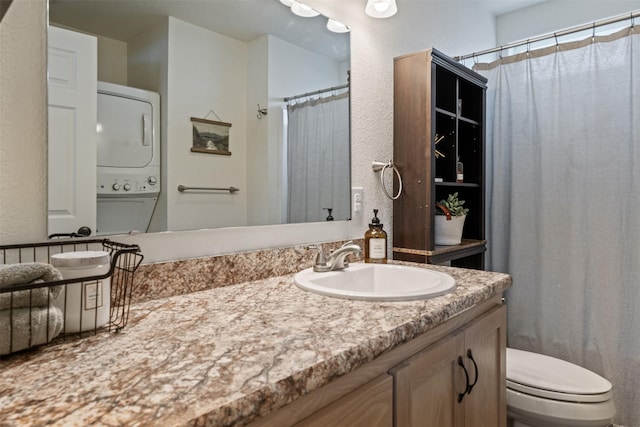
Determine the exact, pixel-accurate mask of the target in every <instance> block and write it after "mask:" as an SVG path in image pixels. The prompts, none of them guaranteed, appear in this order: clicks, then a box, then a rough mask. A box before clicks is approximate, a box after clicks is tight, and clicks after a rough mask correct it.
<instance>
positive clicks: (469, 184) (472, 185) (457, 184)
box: [435, 182, 480, 188]
mask: <svg viewBox="0 0 640 427" xmlns="http://www.w3.org/2000/svg"><path fill="white" fill-rule="evenodd" d="M435 184H436V186H438V187H460V188H464V187H466V188H478V187H480V185H479V184H475V183H472V182H436V183H435Z"/></svg>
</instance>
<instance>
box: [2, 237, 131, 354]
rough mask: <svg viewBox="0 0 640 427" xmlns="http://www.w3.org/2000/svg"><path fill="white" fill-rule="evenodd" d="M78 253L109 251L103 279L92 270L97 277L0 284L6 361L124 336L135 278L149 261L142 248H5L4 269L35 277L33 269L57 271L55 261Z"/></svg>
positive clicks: (96, 244) (86, 243)
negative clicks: (45, 347)
mask: <svg viewBox="0 0 640 427" xmlns="http://www.w3.org/2000/svg"><path fill="white" fill-rule="evenodd" d="M77 251H104V252H107V253H108V254H109V256H110V262H109V264H107V265H105V266H104V267H105V268H104V269H102V270H100V271H98V274H95V271H96V270H91V269H89V270H87V271H90V272H91V273H94V275H86V276H84V275H80V276H74V278H65V279H62V280H53V281H46V279H44V280H45V281H43V279H39V280H32V281H29V282H28V283H11V282H14V281H16V280H19V279H16V277H21V276H16V275H13V276H11V274H6V276H8V277H10V278H11V280H9V281H7V282H6V283H4V284H3V283H2V281H0V358H1V357H2V356H4V355H7V354H10V353H15V352H18V351H21V350H25V349H28V348H32V347H35V346H38V345H41V344H53V343H57V342H61V341H65V340H67V339H71V338H81V337H85V336H89V335H95V334H96V333H98V332H102V331H114V332H118V331H120V330H121V329H122V328H124V327H125V326H126V324H127V321H128V318H129V307H130V305H131V295H132V292H133V283H134V274H135V271H136V269H137V268H138V266H139V265H140V263H141V262H142V259H143V256H142V253H141V252H140V247H139V246H138V245H128V244H123V243H117V242H113V241H111V240H108V239H87V240H76V239H63V240H62V239H61V240H52V241H49V242H43V243H31V244H18V245H4V246H0V267H4V268H5V270H4V271H5V272H8V271H9V269H17V270H16V271H20V270H27V271H29V272H31V271H32V270H29V269H31V268H33V269H36V271H40V270H39V269H42V270H44V271H49V270H54V271H55V269H53V267H51V265H50V264H51V263H52V257H54V256H55V255H57V254H63V253H66V252H77ZM107 268H108V271H106V270H107ZM11 271H12V272H13V271H14V270H11ZM55 274H56V275H57V274H59V272H57V271H56V272H55ZM26 276H28V275H26ZM26 276H25V277H26ZM43 277H46V275H45V276H43ZM56 277H61V276H59V275H57V276H56ZM2 278H3V277H2V276H1V275H0V279H2ZM107 304H108V307H107ZM102 317H104V320H103V321H102V320H100V319H101V318H102ZM69 319H73V320H74V321H73V322H71V321H70V320H69ZM74 323H77V324H74Z"/></svg>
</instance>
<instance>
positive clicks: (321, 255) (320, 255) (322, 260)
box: [307, 245, 327, 266]
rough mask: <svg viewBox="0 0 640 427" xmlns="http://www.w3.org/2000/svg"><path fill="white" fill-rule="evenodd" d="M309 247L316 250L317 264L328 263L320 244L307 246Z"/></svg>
mask: <svg viewBox="0 0 640 427" xmlns="http://www.w3.org/2000/svg"><path fill="white" fill-rule="evenodd" d="M307 249H309V250H312V251H315V252H316V262H315V265H318V266H319V265H322V266H324V265H327V259H326V258H325V256H324V252H323V251H322V248H321V247H320V246H318V245H309V246H307Z"/></svg>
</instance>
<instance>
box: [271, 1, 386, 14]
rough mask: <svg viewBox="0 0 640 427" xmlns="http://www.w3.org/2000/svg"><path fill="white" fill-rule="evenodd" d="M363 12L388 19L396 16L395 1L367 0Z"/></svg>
mask: <svg viewBox="0 0 640 427" xmlns="http://www.w3.org/2000/svg"><path fill="white" fill-rule="evenodd" d="M280 1H282V0H280ZM364 11H365V13H366V14H367V15H369V16H371V17H372V18H388V17H390V16H393V15H395V14H396V12H397V11H398V6H397V5H396V0H367V6H366V7H365V9H364Z"/></svg>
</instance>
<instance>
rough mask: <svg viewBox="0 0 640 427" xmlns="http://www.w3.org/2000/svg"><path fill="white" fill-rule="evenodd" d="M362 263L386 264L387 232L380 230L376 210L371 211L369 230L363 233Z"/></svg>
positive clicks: (380, 225)
mask: <svg viewBox="0 0 640 427" xmlns="http://www.w3.org/2000/svg"><path fill="white" fill-rule="evenodd" d="M364 262H370V263H376V264H386V263H387V232H386V231H384V230H383V229H382V224H380V219H379V218H378V209H374V210H373V219H372V220H371V224H369V230H367V232H366V233H364Z"/></svg>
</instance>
